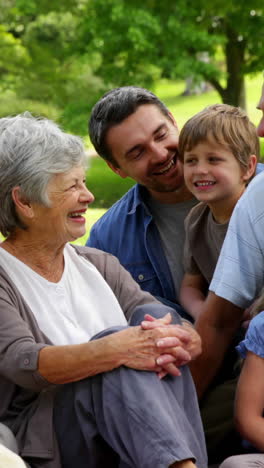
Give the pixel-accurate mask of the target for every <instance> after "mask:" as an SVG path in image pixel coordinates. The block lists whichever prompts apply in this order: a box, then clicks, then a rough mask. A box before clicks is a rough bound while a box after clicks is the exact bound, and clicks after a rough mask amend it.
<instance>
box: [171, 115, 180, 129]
mask: <svg viewBox="0 0 264 468" xmlns="http://www.w3.org/2000/svg"><path fill="white" fill-rule="evenodd" d="M169 118H170V120H171V121H172V123H173V125H174V126H175V127H176V128H177V130H179V128H178V125H177V122H176V120H175V118H174V116H173V115H172V113H171V112H169Z"/></svg>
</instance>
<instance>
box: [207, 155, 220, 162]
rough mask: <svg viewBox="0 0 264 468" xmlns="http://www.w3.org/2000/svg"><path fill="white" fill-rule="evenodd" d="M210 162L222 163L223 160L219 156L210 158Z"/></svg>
mask: <svg viewBox="0 0 264 468" xmlns="http://www.w3.org/2000/svg"><path fill="white" fill-rule="evenodd" d="M209 161H211V162H218V161H221V158H219V156H210V158H209Z"/></svg>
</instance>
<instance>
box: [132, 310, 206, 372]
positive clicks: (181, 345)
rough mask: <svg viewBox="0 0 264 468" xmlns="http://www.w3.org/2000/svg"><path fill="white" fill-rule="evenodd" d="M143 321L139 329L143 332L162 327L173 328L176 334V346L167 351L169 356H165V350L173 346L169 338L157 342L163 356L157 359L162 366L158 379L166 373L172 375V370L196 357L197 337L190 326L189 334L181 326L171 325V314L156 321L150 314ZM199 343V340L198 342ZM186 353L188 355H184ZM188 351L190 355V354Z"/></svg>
mask: <svg viewBox="0 0 264 468" xmlns="http://www.w3.org/2000/svg"><path fill="white" fill-rule="evenodd" d="M144 318H145V320H144V321H143V322H142V323H141V327H142V328H143V329H144V330H149V329H154V328H157V327H160V326H163V327H168V326H170V327H175V330H176V332H177V337H178V340H179V341H178V343H177V344H176V346H174V347H173V349H170V350H169V354H168V353H167V354H165V348H168V347H171V346H173V344H172V342H171V340H170V339H169V338H166V339H163V340H159V342H158V343H157V345H158V346H159V347H160V348H161V349H162V348H164V349H163V354H162V356H161V357H160V359H159V361H158V362H159V364H161V365H162V368H163V369H162V371H161V372H159V373H158V376H159V377H160V378H163V377H165V375H167V374H168V373H169V374H171V373H172V369H173V367H174V368H178V367H180V366H183V365H184V364H187V363H188V362H189V361H190V359H191V358H193V357H194V356H195V357H196V356H197V355H198V354H199V352H198V337H199V335H198V334H197V332H195V331H194V330H193V329H192V327H191V325H190V327H189V328H190V333H189V330H188V332H187V333H186V332H185V331H184V330H183V327H182V326H181V325H172V324H171V321H172V317H171V314H170V313H168V314H166V315H164V317H162V318H160V319H156V318H155V317H153V316H152V315H150V314H146V315H145V317H144ZM200 341H201V340H200ZM188 348H189V349H188ZM186 351H187V352H188V355H187V354H186ZM190 351H191V353H192V354H190Z"/></svg>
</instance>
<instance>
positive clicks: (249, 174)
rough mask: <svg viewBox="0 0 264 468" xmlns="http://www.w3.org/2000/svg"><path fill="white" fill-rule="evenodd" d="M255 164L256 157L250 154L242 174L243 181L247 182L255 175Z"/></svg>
mask: <svg viewBox="0 0 264 468" xmlns="http://www.w3.org/2000/svg"><path fill="white" fill-rule="evenodd" d="M257 162H258V159H257V156H256V155H255V154H251V155H250V156H249V159H248V166H247V169H246V171H245V172H244V174H243V180H245V181H248V180H250V179H251V177H252V176H253V175H254V174H255V171H256V166H257Z"/></svg>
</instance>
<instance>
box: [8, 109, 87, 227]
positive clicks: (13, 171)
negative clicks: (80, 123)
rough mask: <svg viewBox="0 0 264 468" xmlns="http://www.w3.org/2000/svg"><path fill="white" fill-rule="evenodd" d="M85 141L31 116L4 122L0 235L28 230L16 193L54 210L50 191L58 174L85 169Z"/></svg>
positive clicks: (23, 115) (26, 115) (16, 117)
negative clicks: (20, 217)
mask: <svg viewBox="0 0 264 468" xmlns="http://www.w3.org/2000/svg"><path fill="white" fill-rule="evenodd" d="M84 163H85V150H84V146H83V143H82V140H81V138H79V137H76V136H74V135H69V134H67V133H64V132H63V131H62V130H61V129H60V128H59V127H58V125H57V124H55V123H54V122H52V121H51V120H48V119H45V118H41V117H38V118H37V117H33V116H32V115H31V114H30V113H28V112H25V113H24V114H20V115H17V116H15V117H6V118H2V119H0V206H1V210H0V231H1V233H2V234H3V235H4V236H7V235H9V234H10V233H11V232H12V231H13V230H14V229H15V228H16V227H21V228H25V226H24V225H22V223H21V221H20V220H19V219H18V216H17V214H16V210H15V205H14V202H13V199H12V189H13V188H14V187H17V186H19V187H20V190H21V193H22V194H23V196H24V197H25V198H26V199H27V200H28V201H30V202H35V203H40V204H43V205H46V206H50V200H49V197H48V194H47V187H48V184H49V182H50V180H51V179H52V177H53V176H54V175H55V174H59V173H62V172H66V171H69V170H70V169H72V168H73V167H75V166H79V165H84Z"/></svg>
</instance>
